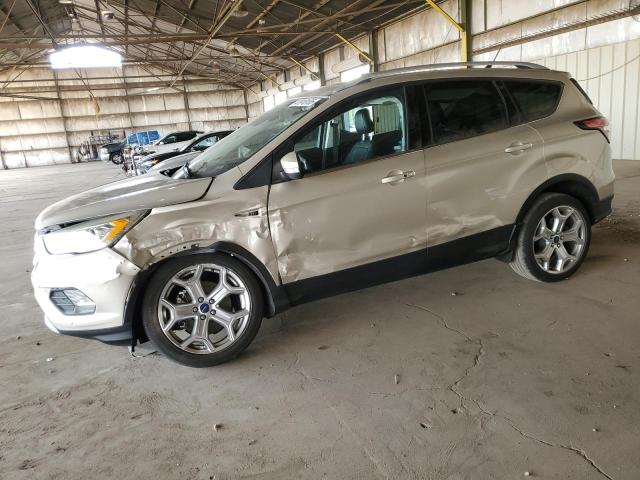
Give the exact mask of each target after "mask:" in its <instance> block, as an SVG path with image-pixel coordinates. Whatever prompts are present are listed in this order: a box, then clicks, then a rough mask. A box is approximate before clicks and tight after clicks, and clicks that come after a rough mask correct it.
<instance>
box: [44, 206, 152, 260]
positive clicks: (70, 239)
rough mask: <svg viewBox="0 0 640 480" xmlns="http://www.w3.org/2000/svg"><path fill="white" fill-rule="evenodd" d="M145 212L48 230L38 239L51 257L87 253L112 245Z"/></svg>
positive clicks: (103, 218)
mask: <svg viewBox="0 0 640 480" xmlns="http://www.w3.org/2000/svg"><path fill="white" fill-rule="evenodd" d="M146 213H147V212H146V211H143V212H133V213H129V214H119V215H113V216H109V217H101V218H96V219H93V220H87V221H85V222H80V223H75V224H73V225H70V226H68V227H64V228H60V229H58V230H52V231H51V230H50V231H49V232H48V233H45V234H44V236H43V237H42V239H43V241H44V246H45V248H46V249H47V251H48V252H49V253H50V254H52V255H60V254H65V253H87V252H94V251H96V250H100V249H102V248H105V247H110V246H112V245H115V244H116V243H117V242H118V240H120V239H121V238H122V236H123V235H124V234H125V233H127V232H128V231H129V230H131V229H132V228H133V227H134V226H135V225H136V224H137V223H138V222H139V221H140V220H142V218H143V217H144V216H145V215H146Z"/></svg>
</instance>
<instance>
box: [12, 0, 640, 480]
mask: <svg viewBox="0 0 640 480" xmlns="http://www.w3.org/2000/svg"><path fill="white" fill-rule="evenodd" d="M79 45H94V46H99V47H101V48H103V49H105V50H107V51H111V52H117V53H119V54H120V56H121V58H122V61H121V64H120V65H118V66H114V67H84V68H83V67H74V68H62V69H57V68H52V66H51V64H50V62H51V60H50V56H51V55H52V54H54V53H56V52H57V51H60V50H64V49H65V48H67V47H74V46H79ZM474 61H476V62H495V61H504V62H532V63H536V64H539V65H542V66H545V67H547V68H550V69H553V70H560V71H566V72H570V73H571V75H572V77H573V78H574V79H576V80H577V82H578V83H579V84H580V86H581V87H582V88H583V89H584V91H585V92H586V93H587V94H588V96H589V97H590V98H591V100H592V101H593V104H594V106H595V107H596V108H597V109H598V110H599V111H600V112H601V113H602V114H603V115H604V116H605V117H607V118H608V120H609V122H610V130H611V133H610V144H611V155H612V158H613V169H614V172H615V174H616V184H615V198H614V201H613V212H612V214H611V215H610V216H608V217H607V218H606V219H604V220H603V221H602V222H601V223H599V224H597V225H595V226H594V228H593V238H592V241H591V246H590V252H589V256H588V257H587V259H586V260H585V263H584V265H583V266H582V268H581V270H580V271H579V272H578V273H577V274H576V275H575V276H573V277H572V278H571V279H569V280H567V281H563V282H559V283H554V284H546V283H537V282H530V281H527V280H525V279H522V278H520V277H515V276H514V275H513V272H511V270H510V269H509V268H508V266H507V265H505V264H504V263H502V262H498V261H495V260H486V261H482V262H478V263H473V264H469V265H465V266H460V267H456V268H453V269H449V270H442V271H439V272H436V273H432V274H430V275H426V276H417V277H414V278H410V279H406V280H401V281H397V282H393V283H389V284H385V285H379V286H375V287H372V288H368V289H364V290H359V291H355V292H352V293H346V294H344V295H339V296H336V297H332V298H327V299H323V300H319V301H316V302H312V303H308V304H305V305H301V306H297V307H294V308H292V309H290V310H287V311H286V312H284V313H282V314H278V315H276V316H275V317H274V318H270V319H265V320H264V321H263V324H262V329H261V331H260V332H259V333H258V336H257V338H256V341H255V343H254V344H252V346H251V347H250V348H249V349H248V350H247V351H246V352H245V353H244V354H242V355H241V356H239V357H238V358H237V359H235V360H233V361H232V362H230V363H227V364H224V365H220V366H217V367H214V368H208V369H189V368H186V367H184V366H180V365H177V364H174V363H171V362H169V361H167V359H166V358H163V356H162V355H160V354H159V353H158V352H155V351H154V349H153V348H152V347H150V346H149V345H148V344H144V345H143V346H141V347H140V348H138V349H136V351H134V352H133V353H131V352H130V351H129V350H128V349H127V346H126V345H125V346H112V345H105V344H103V343H99V342H95V341H88V340H86V339H81V338H74V337H69V336H60V335H55V334H53V333H52V332H50V331H49V330H47V328H46V327H45V325H44V323H43V321H42V312H41V310H40V309H39V308H38V305H37V303H36V301H35V300H34V298H33V289H32V286H31V281H30V273H31V270H32V269H33V265H32V258H33V237H34V221H35V219H36V217H37V215H38V214H39V213H40V211H42V210H43V209H44V208H45V207H47V206H48V205H50V204H51V203H53V202H56V201H58V200H61V199H62V198H64V197H67V196H70V195H74V194H77V193H79V192H82V191H84V190H87V189H89V188H93V187H97V186H99V185H103V184H107V183H110V182H114V181H117V180H122V179H125V178H126V177H127V176H130V175H131V171H130V170H127V168H123V165H115V164H114V163H112V162H111V161H108V159H107V161H105V160H104V159H103V160H100V158H99V150H100V145H101V144H106V143H111V142H116V141H126V139H127V138H129V136H130V135H132V134H137V132H151V131H154V132H157V134H158V135H159V136H160V137H163V136H165V135H167V134H171V133H172V132H180V131H198V132H215V131H222V130H225V131H227V130H235V129H237V128H239V127H241V126H243V125H244V124H246V123H247V122H250V121H252V120H253V119H255V118H257V117H259V116H260V115H262V114H263V113H265V112H268V111H270V110H271V109H273V108H275V107H276V106H277V105H280V104H281V103H283V102H286V101H287V100H288V99H289V98H291V97H292V96H295V95H298V96H299V95H300V94H304V92H310V93H309V94H312V93H311V92H313V91H315V90H316V89H318V88H321V87H323V86H332V85H339V84H342V83H346V82H350V81H353V80H357V79H358V78H360V77H361V76H362V75H367V74H375V73H376V72H385V71H390V70H394V69H399V68H405V67H416V68H417V67H420V66H423V65H433V64H439V63H452V62H474ZM639 79H640V1H638V0H562V1H559V0H531V1H526V2H523V1H516V0H446V1H437V2H436V1H432V0H387V1H384V0H352V1H347V0H0V162H1V165H2V169H0V202H1V205H2V214H1V215H2V217H1V218H2V220H3V222H2V223H3V224H4V228H3V229H2V232H1V233H0V238H2V242H1V243H0V249H1V251H2V280H0V282H1V283H0V284H1V285H2V287H3V290H4V291H5V295H4V296H3V298H2V299H0V304H1V305H2V309H1V310H2V314H1V320H2V324H3V325H4V326H5V329H4V331H3V334H2V335H0V379H1V380H2V381H1V383H2V385H3V386H4V388H3V390H2V393H0V432H1V435H0V478H11V479H57V478H60V479H76V478H77V479H85V478H87V477H90V476H92V477H94V478H151V477H152V476H155V477H157V478H188V479H214V478H215V479H226V478H274V479H275V478H278V479H281V478H305V479H306V478H308V479H315V478H341V479H351V478H353V479H356V478H367V479H372V478H384V479H405V478H406V479H423V478H425V479H426V478H430V479H431V478H433V479H485V478H486V479H489V478H499V479H502V478H504V479H506V478H520V477H523V476H531V477H536V478H546V479H567V478H579V479H602V478H604V479H609V480H612V479H615V480H623V479H629V480H631V479H637V478H640V461H639V460H638V456H637V452H638V449H639V448H640V413H639V412H640V409H639V408H638V407H640V388H639V385H640V350H639V349H638V342H639V341H640V324H639V322H638V318H639V316H638V311H639V307H640V300H638V295H637V289H638V286H639V285H640V193H639V192H640V134H639V133H638V132H639V131H640V108H639V105H640V81H639ZM296 98H297V97H296ZM92 148H93V150H92ZM124 167H126V161H125V163H124ZM87 275H90V272H87Z"/></svg>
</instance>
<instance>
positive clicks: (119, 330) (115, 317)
mask: <svg viewBox="0 0 640 480" xmlns="http://www.w3.org/2000/svg"><path fill="white" fill-rule="evenodd" d="M139 271H140V269H139V268H138V267H137V266H136V265H134V264H133V263H131V262H130V261H129V260H127V259H126V258H124V257H123V256H121V255H120V254H118V253H116V252H115V251H113V250H111V249H109V248H104V249H102V250H98V251H96V252H90V253H83V254H75V255H50V254H49V253H48V252H47V251H46V250H45V248H44V245H43V243H42V239H41V238H40V237H39V236H36V239H35V256H34V266H33V271H32V273H31V283H32V284H33V290H34V295H35V297H36V300H37V301H38V304H39V305H40V308H41V309H42V310H43V312H44V315H45V324H46V325H47V327H49V329H50V330H52V331H54V332H56V333H61V334H67V335H74V336H81V337H94V338H98V339H100V340H104V341H114V342H116V341H124V340H127V339H130V338H131V325H128V324H127V323H126V322H125V316H124V311H125V305H126V302H127V300H128V297H129V295H130V292H131V289H132V285H133V282H134V279H135V278H136V276H137V274H138V272H139ZM61 288H76V289H78V290H80V291H81V292H82V293H84V294H85V295H86V296H87V297H89V298H90V299H91V300H92V301H93V302H94V303H95V305H96V308H95V312H94V313H92V314H87V315H65V314H64V313H62V312H61V311H60V310H59V309H58V307H56V306H55V305H54V303H53V302H52V301H51V298H50V294H51V290H53V289H61Z"/></svg>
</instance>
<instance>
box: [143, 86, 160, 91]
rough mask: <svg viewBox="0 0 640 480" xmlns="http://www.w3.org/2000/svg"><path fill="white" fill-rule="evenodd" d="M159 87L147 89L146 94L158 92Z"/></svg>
mask: <svg viewBox="0 0 640 480" xmlns="http://www.w3.org/2000/svg"><path fill="white" fill-rule="evenodd" d="M160 88H161V87H151V88H147V90H146V91H147V92H157V91H158V90H160Z"/></svg>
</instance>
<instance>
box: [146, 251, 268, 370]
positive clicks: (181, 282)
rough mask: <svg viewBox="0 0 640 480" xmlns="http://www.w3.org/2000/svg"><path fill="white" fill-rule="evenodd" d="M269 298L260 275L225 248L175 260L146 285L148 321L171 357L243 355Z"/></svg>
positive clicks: (203, 362) (203, 359) (193, 363)
mask: <svg viewBox="0 0 640 480" xmlns="http://www.w3.org/2000/svg"><path fill="white" fill-rule="evenodd" d="M262 312H263V298H262V292H261V289H260V286H259V284H258V281H257V280H256V278H255V276H254V275H253V274H252V273H251V271H250V270H249V269H248V268H247V267H245V266H244V265H243V264H242V263H241V262H239V261H238V260H236V259H235V258H232V257H229V256H227V255H225V254H221V253H213V254H206V255H193V256H188V257H181V258H176V259H173V260H170V261H169V262H167V263H165V264H164V265H162V266H161V267H160V268H159V269H158V270H157V271H156V272H155V274H154V275H153V277H152V278H151V281H150V282H149V285H148V287H147V290H146V294H145V298H144V305H143V317H142V322H143V325H144V329H145V331H146V333H147V336H148V337H149V339H150V340H152V341H153V342H154V343H155V344H156V346H157V347H158V349H159V350H160V351H161V352H162V353H164V354H165V355H166V356H167V357H169V358H170V359H172V360H174V361H176V362H178V363H181V364H183V365H187V366H190V367H209V366H213V365H217V364H220V363H223V362H226V361H228V360H231V359H232V358H234V357H236V356H237V355H239V354H240V353H241V352H242V351H243V350H244V349H245V348H247V347H248V346H249V344H250V343H251V342H252V341H253V339H254V338H255V336H256V334H257V333H258V330H259V329H260V324H261V323H262Z"/></svg>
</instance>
